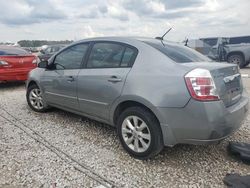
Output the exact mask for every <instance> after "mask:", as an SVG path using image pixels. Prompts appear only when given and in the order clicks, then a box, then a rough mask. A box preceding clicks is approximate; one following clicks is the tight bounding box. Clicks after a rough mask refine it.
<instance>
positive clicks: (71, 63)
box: [54, 44, 89, 69]
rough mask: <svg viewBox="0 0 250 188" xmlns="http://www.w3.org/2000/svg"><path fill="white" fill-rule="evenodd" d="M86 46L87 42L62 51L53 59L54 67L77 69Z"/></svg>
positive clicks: (84, 53)
mask: <svg viewBox="0 0 250 188" xmlns="http://www.w3.org/2000/svg"><path fill="white" fill-rule="evenodd" d="M88 46H89V45H88V44H77V45H75V46H72V47H69V48H67V49H65V50H64V51H62V52H61V53H60V54H58V55H57V56H56V58H55V60H54V65H55V67H56V69H79V68H80V67H81V63H82V61H83V58H84V57H85V55H86V52H87V50H88Z"/></svg>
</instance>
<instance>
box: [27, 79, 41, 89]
mask: <svg viewBox="0 0 250 188" xmlns="http://www.w3.org/2000/svg"><path fill="white" fill-rule="evenodd" d="M31 85H37V86H38V84H37V82H36V81H34V80H30V81H29V82H28V83H27V88H29V87H30V86H31ZM38 87H39V86H38Z"/></svg>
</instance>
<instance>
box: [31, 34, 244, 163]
mask: <svg viewBox="0 0 250 188" xmlns="http://www.w3.org/2000/svg"><path fill="white" fill-rule="evenodd" d="M26 97H27V102H28V104H29V106H30V107H31V108H32V109H33V110H34V111H37V112H44V111H46V110H47V109H48V108H49V107H56V108H60V109H63V110H66V111H70V112H73V113H76V114H79V115H82V116H86V117H89V118H92V119H95V120H98V121H101V122H104V123H107V124H110V125H112V126H115V127H116V128H117V132H118V135H119V138H120V141H121V144H122V146H123V147H124V148H125V150H126V151H127V152H128V153H129V154H130V155H132V156H134V157H136V158H139V159H147V158H150V157H153V156H154V155H156V154H158V153H159V152H160V151H161V150H162V148H163V147H164V146H174V145H176V144H178V143H185V144H186V143H188V144H207V143H213V142H217V141H219V140H222V139H224V138H226V137H227V136H229V135H230V134H232V133H233V132H234V131H236V130H237V129H238V128H239V127H240V125H241V122H242V121H243V119H244V118H245V115H246V112H247V110H248V97H247V95H246V93H245V91H244V90H243V86H242V81H241V75H240V73H239V70H238V67H237V66H236V65H232V64H223V63H215V62H211V60H210V59H208V58H206V57H205V56H203V55H201V54H200V53H198V52H196V51H194V50H192V49H189V48H188V47H184V46H181V45H178V44H176V43H172V42H167V41H163V40H159V39H151V38H130V37H104V38H94V39H86V40H82V41H79V42H76V43H74V44H72V45H70V46H68V47H66V48H64V49H62V50H61V51H59V52H58V53H57V54H55V55H54V56H52V57H51V58H50V59H49V61H47V62H46V61H44V62H41V63H40V64H39V65H38V68H36V69H34V70H32V71H31V72H30V74H29V79H28V81H27V95H26Z"/></svg>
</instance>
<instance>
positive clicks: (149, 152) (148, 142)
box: [117, 107, 163, 160]
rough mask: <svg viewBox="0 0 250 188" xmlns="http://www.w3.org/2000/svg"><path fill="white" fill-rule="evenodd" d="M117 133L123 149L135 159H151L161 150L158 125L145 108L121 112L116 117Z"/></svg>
mask: <svg viewBox="0 0 250 188" xmlns="http://www.w3.org/2000/svg"><path fill="white" fill-rule="evenodd" d="M128 121H129V122H130V124H129V123H128ZM135 122H137V126H136V123H135ZM131 125H132V127H131ZM132 130H133V131H132ZM117 132H118V136H119V139H120V142H121V144H122V146H123V148H124V149H125V150H126V151H127V152H128V153H129V154H130V155H131V156H133V157H135V158H137V159H141V160H144V159H149V158H152V157H154V156H155V155H157V154H158V153H159V152H160V151H161V150H162V149H163V138H162V132H161V128H160V125H159V123H158V121H157V119H156V117H155V116H154V115H153V114H152V113H151V112H150V111H149V110H147V109H146V108H142V107H130V108H127V109H126V110H125V111H123V112H122V113H121V115H120V116H119V117H118V122H117Z"/></svg>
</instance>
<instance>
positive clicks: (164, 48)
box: [145, 41, 211, 63]
mask: <svg viewBox="0 0 250 188" xmlns="http://www.w3.org/2000/svg"><path fill="white" fill-rule="evenodd" d="M145 43H146V44H148V45H150V46H152V47H154V48H156V49H157V50H159V51H160V52H162V53H163V54H165V55H166V56H167V57H169V58H170V59H172V60H173V61H175V62H176V63H189V62H205V61H206V62H207V61H211V59H209V58H207V57H206V56H204V55H202V54H200V53H199V52H197V51H195V50H193V49H190V48H189V47H186V46H181V45H177V44H169V43H164V42H161V41H156V42H148V41H146V42H145Z"/></svg>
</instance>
